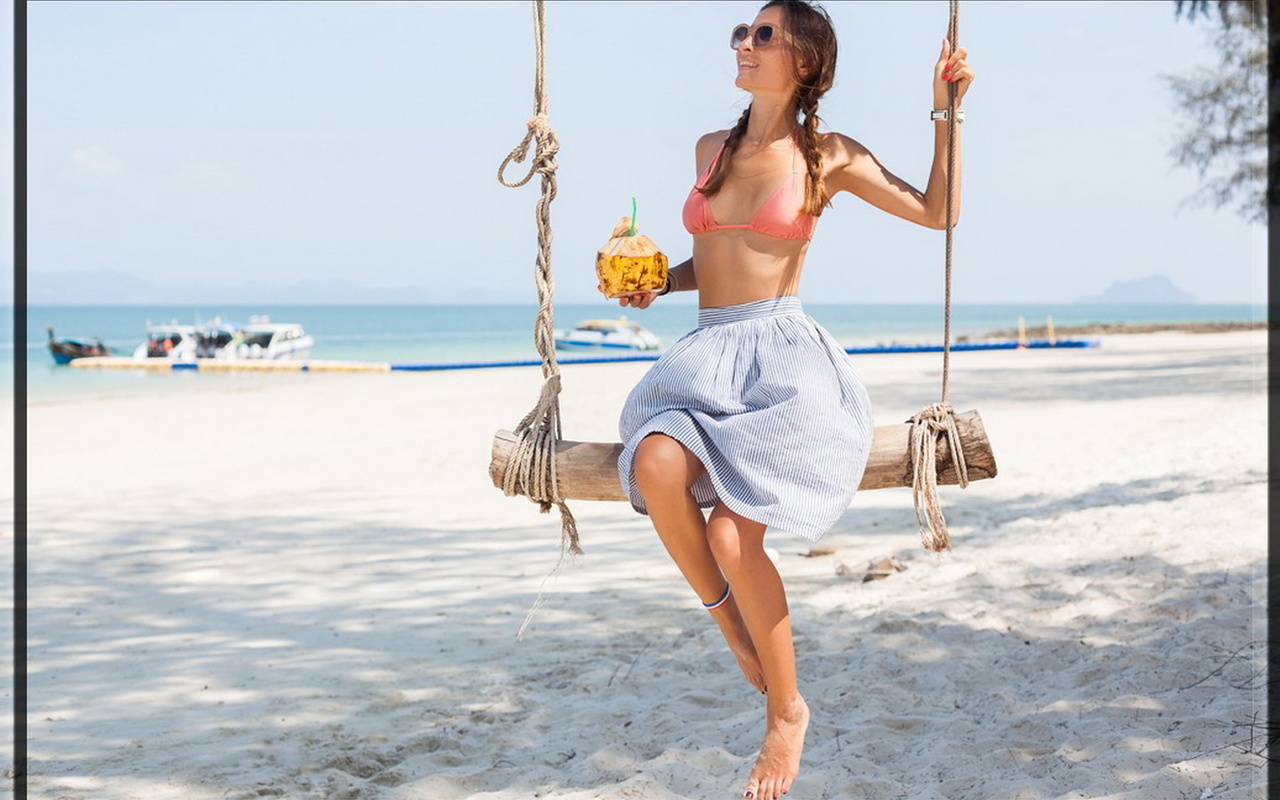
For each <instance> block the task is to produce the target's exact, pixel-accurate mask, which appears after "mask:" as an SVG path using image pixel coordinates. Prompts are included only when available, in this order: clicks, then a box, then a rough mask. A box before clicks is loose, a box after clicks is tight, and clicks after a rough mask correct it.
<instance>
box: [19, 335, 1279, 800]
mask: <svg viewBox="0 0 1280 800" xmlns="http://www.w3.org/2000/svg"><path fill="white" fill-rule="evenodd" d="M1101 342H1102V343H1101V346H1100V347H1097V348H1092V349H1074V350H1069V349H1063V350H1054V351H1050V350H1030V351H1019V352H1009V351H1003V352H999V351H998V352H973V353H959V354H956V355H955V356H954V357H953V365H952V400H953V402H954V404H955V405H956V407H957V409H959V410H966V409H969V408H977V409H978V410H979V411H980V412H981V413H982V417H983V420H984V422H985V425H986V429H987V432H988V434H989V435H990V438H991V441H992V444H993V447H994V450H995V454H996V459H997V462H998V465H999V469H1000V474H999V476H998V477H997V478H995V479H994V480H989V481H981V482H977V483H974V484H972V485H971V486H969V488H967V489H964V490H960V489H958V488H956V487H946V488H944V489H943V490H942V495H943V502H944V507H945V511H946V514H947V519H948V521H949V523H950V526H951V532H952V537H953V543H954V548H955V549H954V552H952V553H948V554H946V555H944V556H942V557H941V558H935V557H933V556H932V555H930V554H929V553H927V552H926V551H924V550H923V549H922V548H921V546H920V544H919V534H918V532H917V528H916V521H915V517H914V513H913V511H912V508H911V496H910V491H909V490H907V489H893V490H879V491H875V492H867V493H862V494H859V495H858V496H857V497H855V499H854V501H853V504H852V505H851V506H850V508H849V509H848V511H847V512H846V513H845V514H844V516H843V517H842V519H841V521H840V522H839V524H838V525H837V527H836V528H835V529H834V530H833V531H831V532H830V533H829V534H828V535H827V536H826V538H825V539H823V540H822V542H821V545H822V546H830V547H835V548H838V551H837V552H836V553H835V554H834V555H828V556H822V557H812V558H810V557H806V556H805V555H804V554H805V553H806V551H807V550H808V549H809V546H810V545H809V543H807V542H804V541H802V540H800V539H797V538H795V537H793V536H791V535H789V534H785V533H782V532H776V533H771V534H770V539H769V544H770V545H771V546H772V547H774V548H776V550H777V552H778V556H779V566H780V570H781V572H782V574H783V577H784V579H785V581H786V584H787V587H788V592H789V597H790V603H791V609H792V616H793V624H794V627H795V632H796V646H797V657H798V667H799V674H800V687H801V690H802V692H804V693H805V696H806V697H807V699H808V701H809V704H810V707H811V709H812V713H813V718H812V724H811V727H810V729H809V734H808V739H807V745H806V749H805V753H804V760H803V766H802V771H801V775H800V777H799V779H798V780H797V781H796V783H795V785H794V788H793V790H792V792H791V795H790V797H793V798H799V799H805V800H807V799H812V798H912V799H914V798H923V799H929V798H938V799H942V798H946V799H947V800H961V799H971V800H989V799H991V798H1135V799H1136V798H1142V799H1144V800H1146V799H1149V798H1201V799H1203V798H1209V797H1214V798H1232V799H1233V800H1236V799H1239V798H1261V797H1263V796H1264V795H1265V792H1266V787H1265V785H1264V782H1265V771H1264V763H1265V762H1264V760H1263V758H1262V757H1261V756H1260V755H1259V754H1258V752H1257V749H1258V748H1259V747H1261V737H1260V727H1256V726H1260V725H1262V724H1263V723H1264V722H1265V718H1264V713H1265V704H1264V686H1263V668H1264V664H1265V657H1266V654H1265V652H1264V643H1265V639H1266V635H1265V620H1264V608H1265V597H1264V590H1265V569H1264V566H1265V553H1266V545H1265V531H1266V521H1265V520H1266V477H1267V462H1266V360H1265V356H1266V333H1265V332H1263V331H1245V332H1232V333H1219V334H1205V335H1196V334H1188V333H1151V334H1141V335H1129V336H1124V335H1116V336H1104V337H1102V339H1101ZM853 358H854V364H855V366H856V368H857V369H858V371H859V373H860V374H861V376H862V378H863V380H864V382H865V383H866V385H867V386H868V389H869V391H870V393H871V397H872V400H873V402H874V404H875V416H876V421H877V423H878V424H890V423H894V422H899V421H902V420H905V419H906V418H907V417H908V416H910V415H911V414H912V413H914V412H915V411H917V410H918V409H919V408H920V407H922V406H923V405H925V404H927V403H930V402H933V401H935V400H936V399H937V394H938V391H939V381H940V375H941V357H940V356H938V355H936V354H898V355H868V356H855V357H853ZM647 366H648V365H647V364H644V363H638V364H635V363H633V364H616V365H576V366H567V367H565V369H564V392H563V395H562V404H563V408H564V415H565V425H566V430H565V436H566V438H570V439H578V440H592V441H612V440H614V439H615V438H616V436H617V430H616V419H617V413H618V410H619V408H620V407H621V404H622V401H623V399H624V397H625V396H626V393H627V391H628V390H629V388H630V386H631V385H632V384H633V383H634V381H635V380H636V379H637V378H638V377H639V376H640V375H641V374H642V373H643V371H644V370H645V369H646V368H647ZM188 377H191V376H188ZM196 377H198V380H184V381H183V385H182V386H181V388H180V389H174V390H172V391H167V390H166V391H162V392H149V391H139V392H138V393H136V394H132V395H128V396H115V397H108V398H85V399H83V400H71V401H66V400H59V401H58V402H35V403H33V404H32V405H31V406H30V408H29V434H28V435H29V440H28V447H29V452H30V458H29V473H28V474H29V483H28V488H29V504H30V519H29V534H30V572H29V580H30V590H29V591H30V594H29V600H30V605H29V620H30V640H29V647H30V659H31V660H30V685H29V692H30V697H29V701H30V703H29V711H30V716H29V725H30V756H31V765H30V779H29V780H30V789H31V796H33V797H40V798H47V799H48V800H64V799H65V800H126V799H130V800H132V799H134V798H139V799H142V798H145V799H146V800H152V799H157V800H158V799H159V798H177V799H180V800H206V799H209V800H212V799H213V798H219V800H226V799H228V798H230V799H232V800H247V799H248V798H298V799H299V800H300V799H301V798H334V799H336V800H357V799H358V800H411V799H414V798H423V799H424V800H425V799H427V798H429V799H430V800H449V799H450V798H486V800H517V799H520V800H523V799H525V798H534V797H538V798H564V799H565V800H569V799H570V798H572V799H573V800H587V799H588V798H646V800H654V799H661V798H733V797H740V796H741V789H742V786H743V783H744V781H745V779H746V777H747V773H748V771H749V769H750V767H751V764H752V762H753V760H754V757H755V753H756V749H757V748H758V746H759V744H760V739H761V736H762V733H763V724H764V713H763V702H762V699H761V698H760V697H759V695H758V694H756V693H755V692H754V691H753V690H752V689H751V687H750V686H748V685H747V683H746V681H745V680H744V679H743V678H742V676H741V674H740V673H739V672H738V670H737V668H736V666H735V664H734V661H733V658H732V657H731V656H730V655H729V653H728V651H727V650H726V648H725V646H724V644H723V641H722V640H721V638H720V635H719V633H718V631H717V630H716V628H715V626H714V625H713V624H712V623H711V621H710V620H709V619H708V618H707V615H706V614H705V612H703V611H702V610H701V608H700V607H699V604H698V602H697V600H696V598H695V597H694V595H693V594H692V592H691V591H690V590H689V589H688V588H687V586H685V585H684V583H683V582H682V581H681V579H680V577H679V574H678V573H677V571H676V568H675V566H674V565H673V564H672V563H671V562H670V561H669V560H668V558H667V557H666V555H665V553H664V551H663V549H662V547H661V545H660V544H659V542H658V540H657V538H656V536H655V534H654V533H653V531H652V528H651V527H650V525H649V522H648V520H647V518H644V517H641V516H639V515H637V514H635V513H634V512H632V511H631V509H630V508H629V507H627V506H625V505H624V504H610V503H588V502H578V503H574V504H572V507H573V510H574V512H575V513H576V515H577V518H578V523H579V526H580V528H581V531H582V538H583V544H584V547H585V549H586V555H585V556H583V557H581V558H579V559H577V560H576V561H575V562H572V563H570V562H568V561H566V563H565V564H564V566H563V568H562V569H561V570H560V573H559V576H558V578H557V579H555V580H554V581H553V582H549V583H548V584H547V588H548V592H547V596H546V598H545V604H544V606H543V607H542V609H541V610H540V611H539V612H538V614H537V615H536V617H535V618H534V621H533V623H532V625H531V626H530V628H529V630H528V632H527V633H526V636H525V639H524V641H521V642H517V641H516V631H517V629H518V628H519V627H520V623H521V621H522V619H523V618H524V615H525V612H526V611H527V609H528V608H529V606H530V604H531V603H532V602H533V600H534V598H535V596H536V595H537V592H538V588H539V584H540V583H541V581H542V580H543V577H544V576H545V575H546V574H547V572H548V571H549V570H550V569H551V567H552V565H553V564H554V563H555V561H556V558H557V554H558V550H559V524H558V518H557V516H556V515H554V514H552V515H546V516H544V515H541V514H539V513H538V511H537V508H536V506H534V505H532V504H530V503H529V502H528V501H527V500H524V499H522V498H508V497H504V496H503V495H502V493H501V492H500V491H499V490H497V489H495V488H494V487H493V486H492V485H491V483H490V481H489V477H488V474H487V468H488V459H489V452H490V440H491V437H492V435H493V433H494V431H495V430H496V429H498V428H511V427H513V426H514V425H515V423H516V422H517V421H518V420H519V419H520V418H521V417H522V416H523V415H524V414H525V413H526V411H528V409H529V408H530V407H531V406H532V405H533V404H534V402H535V400H536V397H537V393H538V390H539V387H540V385H541V377H540V375H539V372H538V370H537V369H534V368H520V369H490V370H476V371H464V372H435V373H392V374H300V375H254V376H233V375H200V376H196ZM161 380H162V379H161ZM140 385H143V384H140ZM145 385H146V386H148V387H150V386H156V385H157V381H151V380H148V381H146V382H145ZM888 556H892V557H896V558H898V559H899V560H900V561H901V562H902V563H903V564H904V565H905V566H906V567H907V569H906V570H904V571H902V572H897V573H895V574H893V575H891V576H889V577H887V578H885V579H884V580H878V581H871V582H863V581H862V576H863V574H864V573H865V572H866V570H867V567H868V564H869V563H870V562H871V561H873V560H875V559H880V558H883V557H888ZM1251 751H1252V752H1251Z"/></svg>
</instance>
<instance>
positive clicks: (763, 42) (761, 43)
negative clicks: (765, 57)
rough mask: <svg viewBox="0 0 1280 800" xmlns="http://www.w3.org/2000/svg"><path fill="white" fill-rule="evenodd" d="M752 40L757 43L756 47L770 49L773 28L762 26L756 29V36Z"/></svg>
mask: <svg viewBox="0 0 1280 800" xmlns="http://www.w3.org/2000/svg"><path fill="white" fill-rule="evenodd" d="M751 38H752V41H754V42H755V43H756V47H768V46H769V42H772V41H773V26H772V25H761V26H760V27H759V28H756V35H755V36H753V37H751Z"/></svg>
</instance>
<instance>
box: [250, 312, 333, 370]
mask: <svg viewBox="0 0 1280 800" xmlns="http://www.w3.org/2000/svg"><path fill="white" fill-rule="evenodd" d="M239 333H240V336H239V338H238V339H237V340H235V347H234V350H233V351H232V352H234V354H235V357H236V358H261V359H267V360H275V359H282V358H286V359H287V358H305V357H306V356H307V354H309V353H310V352H311V348H312V347H314V346H315V343H316V340H315V339H314V338H312V336H311V334H309V333H307V332H306V331H304V330H303V329H302V326H301V325H299V324H297V323H296V322H272V321H271V319H270V318H269V317H266V316H255V317H250V318H249V324H248V325H243V326H241V327H240V328H239Z"/></svg>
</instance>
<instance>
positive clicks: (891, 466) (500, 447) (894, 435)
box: [489, 411, 996, 500]
mask: <svg viewBox="0 0 1280 800" xmlns="http://www.w3.org/2000/svg"><path fill="white" fill-rule="evenodd" d="M956 428H957V430H958V432H959V434H960V442H961V445H960V447H961V450H962V451H963V453H964V460H965V464H966V465H967V467H968V472H969V480H971V481H975V480H982V479H984V478H994V477H995V475H996V460H995V456H994V455H993V454H992V452H991V442H990V441H989V440H988V439H987V432H986V429H985V428H983V426H982V418H981V417H980V416H978V412H977V411H965V412H964V413H957V414H956ZM519 440H520V437H519V436H518V435H516V434H514V433H512V432H511V431H506V430H500V431H498V432H497V434H495V435H494V437H493V456H492V459H491V460H490V461H489V477H490V478H492V479H493V485H494V486H497V487H498V488H499V489H501V488H502V475H503V472H504V471H505V470H506V467H507V462H509V461H510V460H511V456H512V454H513V453H514V452H515V448H516V444H517V443H518V442H519ZM910 442H911V425H910V423H905V422H904V423H901V424H898V425H880V426H878V427H877V428H876V429H875V436H874V437H873V438H872V440H871V454H870V457H869V458H868V460H867V468H866V471H865V472H863V474H862V482H861V483H859V484H858V489H859V490H860V491H865V490H867V489H888V488H892V487H895V486H899V487H900V486H911V482H912V467H911V453H910ZM621 453H622V445H621V444H619V443H616V442H615V443H613V444H608V443H605V442H570V441H564V440H561V441H558V442H556V454H555V459H556V478H557V483H558V484H559V487H560V495H561V496H562V497H563V498H564V499H566V500H626V499H627V495H626V494H625V493H624V492H623V491H622V484H621V482H620V481H619V480H618V456H619V455H620V454H621ZM936 463H937V464H938V483H939V484H952V485H953V484H957V483H959V482H960V479H959V476H958V475H957V474H956V470H955V467H954V466H953V464H952V459H951V449H950V447H949V446H948V444H947V438H946V437H945V436H942V437H938V446H937V462H936Z"/></svg>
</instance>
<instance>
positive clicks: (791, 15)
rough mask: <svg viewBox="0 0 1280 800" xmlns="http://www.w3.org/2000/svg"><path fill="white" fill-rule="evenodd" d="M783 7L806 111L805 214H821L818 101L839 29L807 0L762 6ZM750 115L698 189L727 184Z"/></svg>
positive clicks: (800, 105) (831, 75) (708, 191)
mask: <svg viewBox="0 0 1280 800" xmlns="http://www.w3.org/2000/svg"><path fill="white" fill-rule="evenodd" d="M775 7H777V8H781V9H782V19H783V22H784V24H785V25H786V32H787V33H788V34H790V37H789V42H790V45H791V55H792V61H791V71H792V76H793V77H794V79H795V81H796V84H797V86H796V93H795V100H796V113H797V114H803V115H804V122H803V124H802V125H801V134H800V137H799V140H800V152H801V153H802V154H804V161H805V166H806V167H807V169H808V175H807V176H806V179H805V200H804V208H803V209H802V210H803V211H804V213H806V214H810V215H812V216H815V217H817V216H821V215H822V210H823V209H824V208H825V207H826V206H827V204H828V202H829V198H828V197H827V196H826V186H824V185H823V184H824V182H823V180H822V151H821V150H819V149H818V123H819V122H821V120H820V119H819V117H818V99H819V98H821V97H822V96H823V95H824V94H826V93H827V90H829V89H830V88H831V85H832V84H833V83H834V82H835V77H836V32H835V28H834V27H832V25H831V17H829V16H828V15H827V12H826V10H825V9H823V8H822V7H821V6H819V5H816V4H814V3H810V2H807V0H770V1H769V2H768V3H765V4H764V5H763V6H761V8H760V10H761V11H764V10H765V9H766V8H775ZM801 63H804V64H806V65H808V67H809V74H808V75H807V76H806V75H804V74H802V73H801V71H800V64H801ZM750 117H751V106H747V110H746V111H743V112H742V116H741V117H739V118H738V122H737V124H736V125H734V126H733V129H732V130H731V131H729V137H728V138H727V139H726V140H725V143H724V153H723V154H722V155H721V156H720V161H719V162H718V163H717V164H716V168H715V170H714V171H713V172H712V173H711V175H709V176H708V177H707V181H706V183H705V184H704V185H703V186H701V187H700V188H699V189H698V191H700V192H702V193H703V194H705V195H707V196H711V195H714V194H715V193H716V192H718V191H720V189H721V187H723V186H724V182H725V179H726V178H728V177H729V162H730V161H731V160H732V158H733V154H734V152H735V151H736V150H737V149H738V143H739V142H740V141H742V135H743V134H744V133H746V131H747V120H748V119H750Z"/></svg>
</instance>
